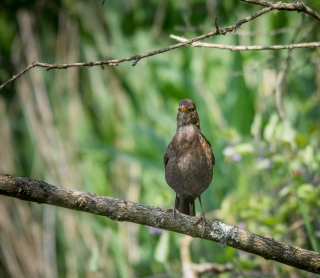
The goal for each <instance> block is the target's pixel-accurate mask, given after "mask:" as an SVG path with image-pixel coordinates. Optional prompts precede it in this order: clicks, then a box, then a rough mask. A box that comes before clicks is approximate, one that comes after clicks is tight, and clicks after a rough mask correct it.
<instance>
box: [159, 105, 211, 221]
mask: <svg viewBox="0 0 320 278" xmlns="http://www.w3.org/2000/svg"><path fill="white" fill-rule="evenodd" d="M214 164H215V159H214V155H213V153H212V149H211V145H210V143H209V141H208V140H207V139H206V137H205V136H204V135H203V134H202V132H201V129H200V120H199V116H198V113H197V110H196V104H195V103H194V102H193V101H192V100H191V99H184V100H181V101H180V103H179V109H178V114H177V131H176V134H175V136H174V137H173V139H172V141H171V142H170V144H169V146H168V148H167V151H166V154H165V156H164V165H165V177H166V181H167V183H168V185H169V186H170V187H171V188H172V189H173V190H174V191H175V192H176V198H175V202H174V208H173V217H175V213H176V210H177V211H179V212H180V213H183V214H187V215H191V216H195V215H196V213H195V204H194V202H195V199H196V198H199V201H200V206H201V217H204V212H203V208H202V203H201V197H200V196H201V194H202V193H203V191H205V190H206V189H207V188H208V186H209V184H210V183H211V180H212V175H213V166H214Z"/></svg>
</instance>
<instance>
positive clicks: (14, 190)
mask: <svg viewBox="0 0 320 278" xmlns="http://www.w3.org/2000/svg"><path fill="white" fill-rule="evenodd" d="M0 195H5V196H10V197H14V198H18V199H20V200H24V201H31V202H36V203H39V204H49V205H54V206H59V207H64V208H68V209H73V210H78V211H83V212H88V213H92V214H96V215H101V216H106V217H108V218H110V219H111V220H114V221H128V222H133V223H137V224H141V225H148V226H152V227H157V228H161V229H164V230H168V231H173V232H177V233H181V234H185V235H190V236H192V237H198V238H203V239H206V240H210V241H214V242H218V243H220V244H225V245H228V246H231V247H234V248H237V249H240V250H243V251H246V252H249V253H253V254H256V255H259V256H261V257H263V258H265V259H266V260H273V261H277V262H280V263H284V264H287V265H290V266H293V267H296V268H300V269H303V270H306V271H309V272H313V273H318V274H320V253H317V252H313V251H308V250H304V249H301V248H298V247H294V246H291V245H289V244H286V243H282V242H278V241H275V240H274V239H273V238H266V237H263V236H259V235H255V234H253V233H250V232H247V231H245V230H241V229H239V228H238V227H235V226H230V225H227V224H224V223H222V222H219V221H214V222H213V223H212V226H211V228H210V227H208V226H205V229H204V233H202V227H201V226H200V225H195V222H196V221H195V218H194V217H190V216H187V215H183V214H178V215H177V217H176V219H174V218H173V217H172V212H171V210H166V209H161V208H156V207H151V206H147V205H142V204H138V203H134V202H130V201H127V200H122V199H117V198H111V197H108V196H100V195H97V194H93V193H89V192H84V191H79V190H74V189H69V188H64V187H59V186H54V185H50V184H48V183H45V182H42V181H36V180H32V179H29V178H19V177H13V176H9V175H0Z"/></svg>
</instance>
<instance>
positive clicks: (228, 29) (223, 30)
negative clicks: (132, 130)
mask: <svg viewBox="0 0 320 278" xmlns="http://www.w3.org/2000/svg"><path fill="white" fill-rule="evenodd" d="M271 10H272V9H271V8H270V7H267V8H263V9H262V10H260V11H258V12H256V13H254V14H252V15H250V16H247V17H246V18H243V19H240V20H238V21H237V22H236V23H234V24H233V25H230V26H228V27H224V28H219V30H215V31H213V32H209V33H207V34H204V35H202V36H199V37H196V38H193V39H190V40H188V41H185V42H182V43H178V44H174V45H171V46H168V47H165V48H161V49H159V50H155V51H151V52H147V53H144V54H140V55H134V56H131V57H128V58H123V59H117V60H107V61H97V62H84V63H70V64H48V63H40V62H33V63H32V64H30V65H29V66H28V67H27V68H25V69H24V70H22V71H21V72H20V73H19V74H17V75H14V76H13V77H12V78H10V79H9V80H8V81H6V82H5V83H3V84H2V85H0V90H1V89H3V88H4V87H5V86H6V85H8V84H9V83H11V82H13V81H14V80H16V79H17V78H19V77H20V76H21V75H23V74H24V73H25V72H27V71H28V70H30V69H31V68H34V67H44V68H47V71H48V70H51V69H67V68H71V67H93V66H103V65H109V66H117V65H118V64H120V63H123V62H128V61H134V62H133V64H132V66H135V65H136V64H137V63H138V61H140V60H141V59H143V58H147V57H150V56H154V55H157V54H160V53H164V52H167V51H171V50H174V49H177V48H179V47H182V46H185V45H188V44H192V43H194V42H196V41H200V40H203V39H207V38H210V37H212V36H216V35H218V34H223V35H225V34H227V33H229V32H232V31H233V30H236V29H237V28H238V27H240V26H241V25H242V24H244V23H247V22H249V21H251V20H253V19H255V18H257V17H259V16H261V15H263V14H265V13H267V12H269V11H271ZM218 32H219V33H218Z"/></svg>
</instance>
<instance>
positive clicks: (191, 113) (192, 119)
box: [177, 99, 200, 129]
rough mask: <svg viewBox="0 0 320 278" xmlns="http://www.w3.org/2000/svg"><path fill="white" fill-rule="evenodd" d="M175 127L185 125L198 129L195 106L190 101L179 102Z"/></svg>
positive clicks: (198, 123) (198, 121)
mask: <svg viewBox="0 0 320 278" xmlns="http://www.w3.org/2000/svg"><path fill="white" fill-rule="evenodd" d="M177 125H178V128H179V127H181V126H185V125H195V126H196V127H197V128H199V129H200V120H199V116H198V113H197V108H196V104H195V103H194V102H193V101H192V100H191V99H183V100H181V101H180V102H179V108H178V114H177Z"/></svg>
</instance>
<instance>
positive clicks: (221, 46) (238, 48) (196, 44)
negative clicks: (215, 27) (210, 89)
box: [170, 35, 320, 51]
mask: <svg viewBox="0 0 320 278" xmlns="http://www.w3.org/2000/svg"><path fill="white" fill-rule="evenodd" d="M170 38H171V39H174V40H176V41H179V42H185V41H187V40H188V39H186V38H182V37H179V36H175V35H170ZM191 45H192V46H194V47H206V48H217V49H225V50H231V51H248V50H251V51H252V50H281V49H294V48H313V47H320V42H311V43H296V44H287V45H272V46H259V45H253V46H246V45H238V46H234V45H224V44H213V43H203V42H194V43H192V44H191Z"/></svg>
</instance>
